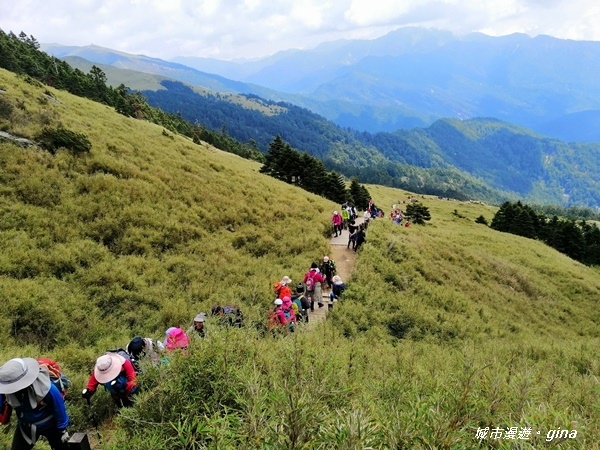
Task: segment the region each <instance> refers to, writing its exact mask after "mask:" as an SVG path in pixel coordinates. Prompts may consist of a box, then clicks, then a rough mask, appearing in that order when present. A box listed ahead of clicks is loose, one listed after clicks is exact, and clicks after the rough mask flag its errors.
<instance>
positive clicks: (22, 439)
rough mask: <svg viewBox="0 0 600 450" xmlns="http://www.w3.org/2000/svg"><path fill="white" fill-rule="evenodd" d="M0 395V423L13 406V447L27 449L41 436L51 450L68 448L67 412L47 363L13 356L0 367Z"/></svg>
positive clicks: (9, 413) (5, 418) (13, 449)
mask: <svg viewBox="0 0 600 450" xmlns="http://www.w3.org/2000/svg"><path fill="white" fill-rule="evenodd" d="M0 396H1V397H3V399H2V401H3V404H4V405H3V407H2V411H1V414H0V423H2V424H4V425H7V424H8V423H9V422H10V416H11V415H12V410H13V409H14V410H15V412H16V415H17V427H16V429H15V433H14V436H13V441H12V446H11V449H12V450H29V449H32V448H33V447H34V446H35V443H36V442H37V440H38V438H39V437H40V436H45V437H46V439H48V443H49V444H50V448H52V450H66V449H67V448H68V443H67V442H68V440H69V433H68V432H67V425H68V424H69V415H68V414H67V409H66V407H65V401H64V399H63V397H62V395H61V393H60V392H59V390H58V388H57V387H56V386H55V385H54V383H52V381H51V380H50V373H49V372H48V368H47V367H46V366H40V364H39V363H38V362H37V361H36V360H35V359H34V358H13V359H11V360H9V361H7V362H6V363H4V365H3V366H2V367H0Z"/></svg>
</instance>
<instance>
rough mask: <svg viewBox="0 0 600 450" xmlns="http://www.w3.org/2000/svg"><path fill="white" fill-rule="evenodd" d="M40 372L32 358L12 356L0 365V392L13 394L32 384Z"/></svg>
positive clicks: (38, 366)
mask: <svg viewBox="0 0 600 450" xmlns="http://www.w3.org/2000/svg"><path fill="white" fill-rule="evenodd" d="M39 373H40V365H39V364H38V362H37V361H36V360H35V359H34V358H13V359H10V360H8V361H6V362H5V363H4V365H3V366H2V367H0V394H14V393H15V392H18V391H20V390H21V389H25V388H26V387H29V386H31V385H32V384H33V382H34V381H35V380H36V378H37V377H38V375H39Z"/></svg>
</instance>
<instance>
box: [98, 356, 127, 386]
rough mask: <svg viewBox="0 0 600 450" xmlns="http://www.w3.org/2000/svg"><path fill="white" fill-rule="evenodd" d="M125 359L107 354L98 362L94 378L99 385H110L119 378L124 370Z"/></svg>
mask: <svg viewBox="0 0 600 450" xmlns="http://www.w3.org/2000/svg"><path fill="white" fill-rule="evenodd" d="M123 363H125V358H123V357H122V356H121V355H118V354H117V353H107V354H106V355H102V356H100V357H99V358H98V359H97V360H96V366H95V367H94V376H95V377H96V380H98V382H99V383H108V382H109V381H112V380H114V379H115V378H117V376H119V374H120V373H121V370H123Z"/></svg>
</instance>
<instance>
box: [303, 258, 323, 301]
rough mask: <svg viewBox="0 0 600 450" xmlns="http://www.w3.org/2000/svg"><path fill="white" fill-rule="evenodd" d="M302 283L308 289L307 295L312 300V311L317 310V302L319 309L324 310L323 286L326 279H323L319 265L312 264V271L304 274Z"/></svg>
mask: <svg viewBox="0 0 600 450" xmlns="http://www.w3.org/2000/svg"><path fill="white" fill-rule="evenodd" d="M302 282H303V283H304V286H305V287H306V295H307V296H308V298H309V299H310V310H311V311H314V310H315V301H316V302H317V303H318V305H319V308H322V307H323V306H324V305H323V298H322V296H323V292H322V290H321V285H322V283H324V282H325V278H323V275H321V272H320V270H319V268H318V266H317V263H312V264H311V266H310V270H309V271H308V272H306V274H304V278H303V279H302Z"/></svg>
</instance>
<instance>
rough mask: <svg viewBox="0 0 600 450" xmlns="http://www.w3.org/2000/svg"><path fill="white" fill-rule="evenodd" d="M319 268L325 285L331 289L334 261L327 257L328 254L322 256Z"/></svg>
mask: <svg viewBox="0 0 600 450" xmlns="http://www.w3.org/2000/svg"><path fill="white" fill-rule="evenodd" d="M319 270H320V271H321V274H322V275H323V278H325V281H326V282H327V287H328V288H329V289H331V284H332V282H331V278H332V277H333V276H334V275H335V261H334V260H332V259H329V256H324V257H323V262H322V263H321V267H319Z"/></svg>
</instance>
